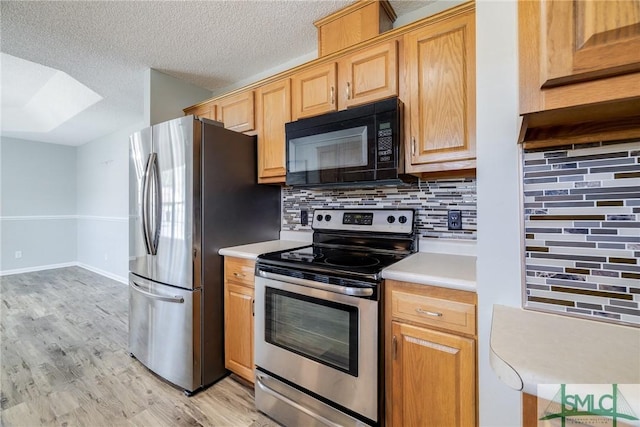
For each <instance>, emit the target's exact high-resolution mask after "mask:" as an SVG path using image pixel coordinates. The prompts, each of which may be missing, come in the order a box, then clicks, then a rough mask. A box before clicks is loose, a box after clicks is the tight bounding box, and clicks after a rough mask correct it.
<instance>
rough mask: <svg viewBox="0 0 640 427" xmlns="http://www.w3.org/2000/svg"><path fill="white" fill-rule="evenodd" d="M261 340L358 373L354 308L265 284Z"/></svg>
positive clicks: (345, 370)
mask: <svg viewBox="0 0 640 427" xmlns="http://www.w3.org/2000/svg"><path fill="white" fill-rule="evenodd" d="M265 308H266V315H265V340H266V341H267V342H268V343H271V344H273V345H277V346H278V347H282V348H284V349H287V350H289V351H292V352H294V353H297V354H300V355H302V356H304V357H307V358H309V359H311V360H315V361H316V362H319V363H322V364H323V365H327V366H331V367H333V368H335V369H338V370H340V371H343V372H347V373H349V374H351V375H353V376H354V377H357V376H358V308H357V307H353V306H349V305H345V304H339V303H335V302H332V301H326V300H322V299H318V298H313V297H308V296H305V295H300V294H296V293H293V292H287V291H282V290H280V289H273V288H269V287H267V288H266V306H265Z"/></svg>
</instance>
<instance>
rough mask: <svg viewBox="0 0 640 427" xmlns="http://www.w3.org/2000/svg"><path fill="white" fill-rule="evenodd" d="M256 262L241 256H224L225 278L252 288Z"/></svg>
mask: <svg viewBox="0 0 640 427" xmlns="http://www.w3.org/2000/svg"><path fill="white" fill-rule="evenodd" d="M255 266H256V262H255V261H253V260H250V259H243V258H229V257H225V258H224V275H225V280H227V281H230V282H235V283H240V284H243V285H245V286H250V287H252V288H253V286H254V285H253V281H254V278H255V272H254V269H255Z"/></svg>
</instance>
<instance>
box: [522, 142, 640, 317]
mask: <svg viewBox="0 0 640 427" xmlns="http://www.w3.org/2000/svg"><path fill="white" fill-rule="evenodd" d="M639 156H640V141H634V142H620V143H594V144H583V145H575V146H566V147H560V148H555V149H552V150H551V149H547V150H545V151H542V150H541V151H536V150H532V151H525V152H524V156H523V160H524V164H523V172H524V176H523V179H524V184H523V188H524V214H525V233H526V236H525V238H526V251H525V253H526V255H525V265H526V295H525V297H524V299H525V306H526V307H527V308H533V309H541V310H546V311H549V310H550V311H553V312H561V313H565V314H572V315H576V316H579V317H587V318H592V319H598V320H606V321H612V322H616V323H624V324H632V325H636V326H640V309H639V307H638V304H639V303H640V262H639V259H640V221H639V217H640V159H639Z"/></svg>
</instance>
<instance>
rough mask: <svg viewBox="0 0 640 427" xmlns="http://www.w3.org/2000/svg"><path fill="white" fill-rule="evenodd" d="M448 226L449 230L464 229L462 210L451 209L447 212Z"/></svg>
mask: <svg viewBox="0 0 640 427" xmlns="http://www.w3.org/2000/svg"><path fill="white" fill-rule="evenodd" d="M447 226H448V227H449V230H462V211H460V210H450V211H449V213H448V214H447Z"/></svg>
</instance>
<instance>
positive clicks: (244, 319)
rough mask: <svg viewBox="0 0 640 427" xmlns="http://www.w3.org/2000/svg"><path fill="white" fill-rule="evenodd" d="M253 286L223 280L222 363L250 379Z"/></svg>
mask: <svg viewBox="0 0 640 427" xmlns="http://www.w3.org/2000/svg"><path fill="white" fill-rule="evenodd" d="M253 296H254V295H253V289H251V288H248V287H246V286H240V285H236V284H234V283H225V294H224V331H225V333H224V338H225V341H224V364H225V367H226V368H227V369H229V370H230V371H231V372H233V373H235V374H237V375H239V376H241V377H242V378H244V379H246V380H247V381H250V382H253V381H254V379H253Z"/></svg>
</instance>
